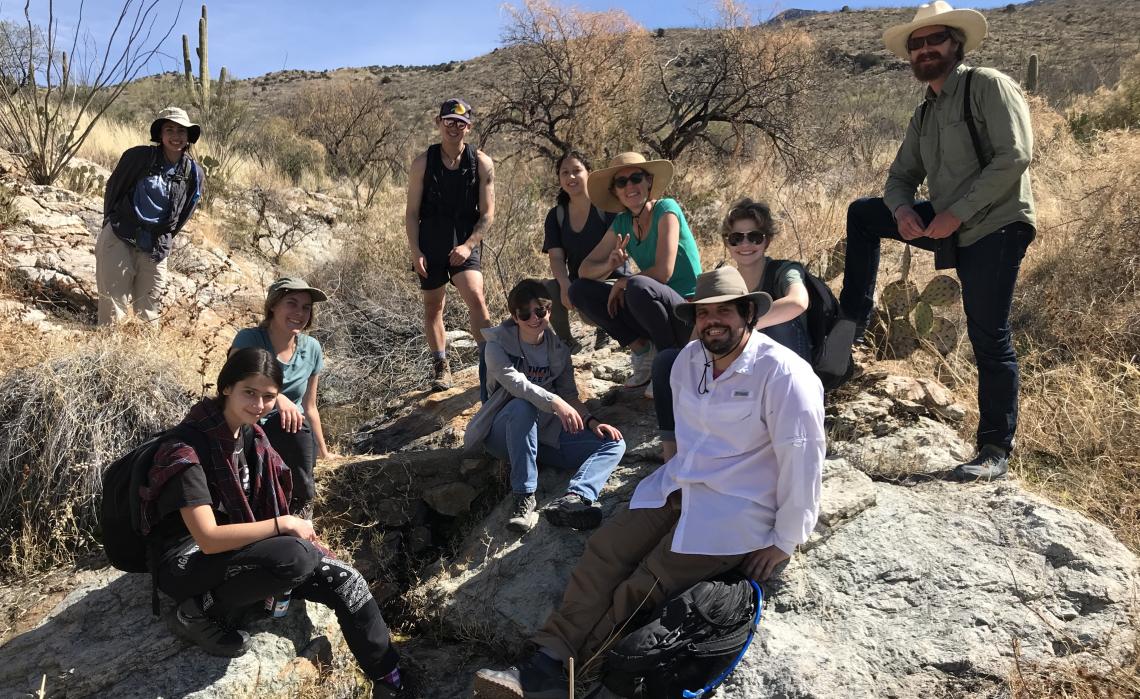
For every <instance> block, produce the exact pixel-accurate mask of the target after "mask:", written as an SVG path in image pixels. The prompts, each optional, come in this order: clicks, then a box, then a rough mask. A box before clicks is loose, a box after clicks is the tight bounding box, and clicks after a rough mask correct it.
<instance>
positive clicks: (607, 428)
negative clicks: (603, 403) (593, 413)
mask: <svg viewBox="0 0 1140 699" xmlns="http://www.w3.org/2000/svg"><path fill="white" fill-rule="evenodd" d="M594 419H595V420H597V418H594ZM594 434H596V435H598V436H599V437H601V438H602V439H608V440H610V441H611V442H616V441H618V440H619V439H621V431H620V430H618V428H616V427H614V426H613V425H607V424H606V423H604V422H601V421H599V422H595V423H594Z"/></svg>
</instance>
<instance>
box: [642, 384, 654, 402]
mask: <svg viewBox="0 0 1140 699" xmlns="http://www.w3.org/2000/svg"><path fill="white" fill-rule="evenodd" d="M642 395H643V396H644V397H646V398H648V399H649V400H653V382H652V381H650V382H649V383H647V384H645V392H644V393H643V394H642Z"/></svg>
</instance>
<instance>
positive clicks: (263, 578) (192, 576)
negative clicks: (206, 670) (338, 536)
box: [158, 536, 400, 680]
mask: <svg viewBox="0 0 1140 699" xmlns="http://www.w3.org/2000/svg"><path fill="white" fill-rule="evenodd" d="M158 587H159V588H160V589H161V590H162V591H163V592H165V593H166V594H168V595H170V596H171V597H173V598H174V600H175V601H176V602H179V603H181V602H182V601H183V600H185V599H187V598H190V597H194V596H197V595H206V594H207V593H209V598H210V603H209V604H208V605H207V604H206V602H205V600H203V607H204V608H207V607H208V608H207V609H206V611H207V613H208V614H209V615H210V616H211V617H213V618H217V619H222V618H225V617H226V616H228V615H234V614H238V613H240V612H241V611H243V610H244V609H246V608H247V607H250V606H253V605H260V604H261V603H262V602H263V601H264V600H265V598H266V597H275V596H278V595H280V594H282V593H284V592H285V591H287V590H292V591H293V592H292V597H293V598H295V599H304V600H310V601H313V602H317V603H319V604H323V605H326V606H328V607H331V608H332V609H333V611H334V612H335V613H336V618H337V621H338V622H340V629H341V632H343V633H344V640H345V641H346V642H347V643H348V647H349V649H350V650H351V651H352V654H353V656H355V657H356V661H357V662H358V663H360V668H361V669H362V670H363V671H364V672H365V674H367V675H368V677H369V678H371V679H373V680H375V679H379V678H381V677H384V676H385V675H387V674H388V673H389V672H391V671H392V669H393V668H395V667H396V665H397V664H398V663H399V661H400V656H399V654H397V653H396V649H395V648H393V647H392V646H391V639H390V637H389V634H388V626H387V625H386V624H385V623H384V617H382V616H381V615H380V607H378V606H377V605H376V600H375V599H373V598H372V592H371V591H370V590H369V589H368V582H367V581H366V580H365V579H364V577H363V576H361V575H360V573H358V572H357V571H356V570H355V569H354V568H353V567H352V566H350V565H348V564H347V563H344V562H343V561H339V560H337V559H335V558H332V557H329V556H324V555H322V554H321V552H320V551H319V550H318V549H317V548H316V547H314V546H313V545H312V544H310V543H309V542H307V541H304V540H302V539H298V538H297V537H295V536H275V537H273V538H270V539H262V540H261V541H257V542H254V543H252V544H250V545H248V546H245V547H243V548H240V549H238V550H236V551H226V552H225V553H215V554H205V553H202V551H201V550H200V549H199V548H198V546H197V544H195V543H194V541H193V540H192V539H191V540H189V541H188V542H187V543H186V544H185V545H183V546H182V547H180V548H177V549H171V550H170V551H169V552H167V555H166V556H165V557H164V558H163V560H162V562H161V563H160V564H159V568H158Z"/></svg>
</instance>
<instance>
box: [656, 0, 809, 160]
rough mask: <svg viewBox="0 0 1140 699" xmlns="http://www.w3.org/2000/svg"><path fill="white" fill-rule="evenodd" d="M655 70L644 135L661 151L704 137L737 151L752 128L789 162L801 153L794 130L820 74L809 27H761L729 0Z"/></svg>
mask: <svg viewBox="0 0 1140 699" xmlns="http://www.w3.org/2000/svg"><path fill="white" fill-rule="evenodd" d="M653 71H654V72H655V75H654V79H653V80H650V81H647V83H646V95H645V98H644V105H645V108H644V110H643V111H642V112H641V114H642V120H641V123H640V126H639V135H640V138H641V141H642V142H643V143H644V144H645V145H646V146H648V147H649V148H650V149H652V150H653V152H655V153H656V154H657V155H658V156H660V157H662V158H668V159H675V158H677V156H679V155H680V154H681V153H682V152H683V151H685V150H686V149H687V148H689V147H690V146H692V145H694V144H696V143H701V142H703V143H706V144H708V145H710V146H712V147H713V148H714V150H716V151H718V152H722V153H723V152H725V151H728V152H731V151H732V150H733V149H735V148H737V147H739V145H740V144H742V143H743V142H744V141H745V140H746V139H747V138H748V137H749V136H750V135H753V134H760V135H762V136H763V137H764V138H766V139H767V140H768V141H770V143H771V145H772V146H773V148H774V149H775V150H776V151H777V152H778V153H779V154H780V156H781V157H782V158H784V159H785V161H788V160H795V159H796V158H797V157H798V156H799V155H800V154H801V149H802V145H801V142H800V140H799V139H797V132H796V128H797V125H798V120H799V117H800V116H801V115H802V113H803V112H802V110H803V109H804V107H805V103H806V102H807V101H808V100H807V97H808V95H810V94H811V92H812V90H813V89H815V87H816V85H817V81H818V76H819V74H820V65H819V62H818V52H817V51H816V49H815V47H814V46H813V44H812V42H811V41H810V40H809V39H808V37H807V35H806V34H804V33H803V32H800V31H796V30H793V29H785V28H772V27H764V26H758V25H756V24H754V23H753V21H752V20H751V19H750V17H749V15H748V13H747V12H745V11H744V10H743V9H742V7H741V6H740V5H737V4H735V3H734V2H732V0H725V1H724V2H722V3H721V5H720V22H719V26H718V27H716V28H715V29H713V30H712V31H711V32H710V35H709V36H707V37H706V38H703V39H702V40H701V41H699V42H693V43H692V44H686V45H682V46H681V50H680V51H679V52H676V53H674V54H673V55H670V56H668V57H665V58H663V59H662V60H660V61H659V62H658V64H657V65H656V66H655V67H654V69H653Z"/></svg>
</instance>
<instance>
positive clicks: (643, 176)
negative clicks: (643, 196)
mask: <svg viewBox="0 0 1140 699" xmlns="http://www.w3.org/2000/svg"><path fill="white" fill-rule="evenodd" d="M649 179H653V176H652V175H650V174H649V173H648V172H635V173H633V174H632V175H630V176H629V177H626V176H625V175H619V176H617V177H615V178H614V189H625V186H626V185H627V184H634V185H636V184H641V183H642V182H644V181H645V180H649Z"/></svg>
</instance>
